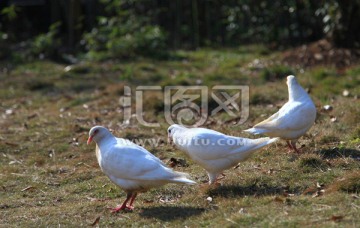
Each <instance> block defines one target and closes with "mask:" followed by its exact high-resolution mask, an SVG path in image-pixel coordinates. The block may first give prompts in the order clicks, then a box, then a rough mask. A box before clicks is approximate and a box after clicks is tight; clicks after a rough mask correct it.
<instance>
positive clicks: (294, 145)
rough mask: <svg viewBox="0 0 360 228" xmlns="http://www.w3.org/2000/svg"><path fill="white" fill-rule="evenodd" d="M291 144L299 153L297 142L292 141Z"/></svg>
mask: <svg viewBox="0 0 360 228" xmlns="http://www.w3.org/2000/svg"><path fill="white" fill-rule="evenodd" d="M291 146H292V148H293V149H294V150H295V152H296V153H298V154H299V153H300V151H299V150H298V149H297V148H296V142H294V141H291Z"/></svg>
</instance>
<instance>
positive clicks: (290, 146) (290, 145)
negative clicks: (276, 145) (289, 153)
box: [286, 140, 294, 150]
mask: <svg viewBox="0 0 360 228" xmlns="http://www.w3.org/2000/svg"><path fill="white" fill-rule="evenodd" d="M286 143H287V145H288V147H289V149H290V150H293V149H294V148H293V146H292V144H291V143H290V141H287V140H286Z"/></svg>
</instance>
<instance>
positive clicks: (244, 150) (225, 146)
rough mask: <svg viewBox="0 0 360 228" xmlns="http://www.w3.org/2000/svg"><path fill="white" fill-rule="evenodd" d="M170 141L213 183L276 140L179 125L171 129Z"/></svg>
mask: <svg viewBox="0 0 360 228" xmlns="http://www.w3.org/2000/svg"><path fill="white" fill-rule="evenodd" d="M168 139H169V141H170V142H173V143H174V144H175V145H176V146H177V147H178V148H179V149H180V150H182V151H184V152H185V153H186V154H187V155H189V157H190V158H191V159H192V160H194V161H195V162H196V163H197V164H199V165H200V166H201V167H203V168H204V169H205V170H206V171H207V174H208V176H209V184H214V183H216V181H217V180H218V176H219V174H220V173H222V172H223V171H224V170H226V169H229V168H231V167H234V166H235V165H237V164H238V163H239V162H240V161H244V160H246V159H247V158H249V157H250V155H251V154H252V153H253V152H254V151H255V150H257V149H260V148H262V147H264V146H266V145H268V144H270V143H273V142H275V141H276V140H277V139H276V138H274V139H270V138H267V137H266V138H260V139H247V138H240V137H234V136H229V135H225V134H222V133H220V132H217V131H214V130H210V129H206V128H186V127H184V126H180V125H178V124H174V125H171V126H170V127H169V128H168Z"/></svg>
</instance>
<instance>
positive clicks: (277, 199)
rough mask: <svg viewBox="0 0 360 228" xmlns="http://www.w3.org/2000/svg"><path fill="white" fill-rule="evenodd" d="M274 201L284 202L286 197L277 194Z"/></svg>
mask: <svg viewBox="0 0 360 228" xmlns="http://www.w3.org/2000/svg"><path fill="white" fill-rule="evenodd" d="M274 201H275V202H278V203H284V199H282V198H280V197H279V196H275V198H274Z"/></svg>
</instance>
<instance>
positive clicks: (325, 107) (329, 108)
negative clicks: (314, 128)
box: [322, 105, 333, 112]
mask: <svg viewBox="0 0 360 228" xmlns="http://www.w3.org/2000/svg"><path fill="white" fill-rule="evenodd" d="M322 109H323V110H324V111H328V112H329V111H331V110H333V107H332V106H331V105H324V107H323V108H322Z"/></svg>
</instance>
